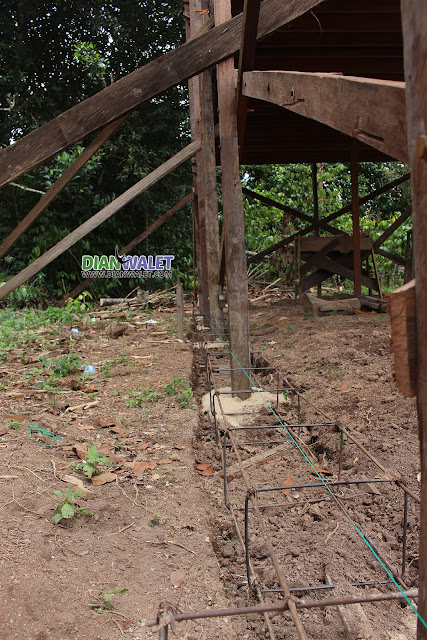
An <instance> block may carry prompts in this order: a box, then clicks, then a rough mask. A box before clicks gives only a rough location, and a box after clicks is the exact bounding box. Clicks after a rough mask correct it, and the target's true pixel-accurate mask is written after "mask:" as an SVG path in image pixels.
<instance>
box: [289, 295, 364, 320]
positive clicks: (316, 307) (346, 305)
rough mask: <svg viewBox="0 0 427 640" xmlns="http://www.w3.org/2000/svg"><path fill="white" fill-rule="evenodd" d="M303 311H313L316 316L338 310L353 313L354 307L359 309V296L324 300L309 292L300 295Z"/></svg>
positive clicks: (343, 312) (347, 313)
mask: <svg viewBox="0 0 427 640" xmlns="http://www.w3.org/2000/svg"><path fill="white" fill-rule="evenodd" d="M301 303H302V306H303V308H304V311H307V312H309V313H314V314H315V315H316V316H317V315H321V314H322V313H332V312H337V311H338V312H339V313H342V314H345V315H353V313H354V310H355V309H360V300H359V298H346V299H345V300H324V299H323V298H315V297H314V296H312V295H310V294H309V293H304V295H303V296H301Z"/></svg>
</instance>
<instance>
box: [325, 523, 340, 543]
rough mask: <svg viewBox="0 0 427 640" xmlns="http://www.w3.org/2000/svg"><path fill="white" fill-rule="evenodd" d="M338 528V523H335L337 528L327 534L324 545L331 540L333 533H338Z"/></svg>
mask: <svg viewBox="0 0 427 640" xmlns="http://www.w3.org/2000/svg"><path fill="white" fill-rule="evenodd" d="M339 526H340V523H339V522H337V526H336V527H335V529H334V530H333V531H331V533H329V534H328V535H327V536H326V539H325V544H328V542H329V540H330V539H331V538H332V536H333V535H334V533H336V532H337V531H338V527H339Z"/></svg>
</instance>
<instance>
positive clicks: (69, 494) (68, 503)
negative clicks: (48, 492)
mask: <svg viewBox="0 0 427 640" xmlns="http://www.w3.org/2000/svg"><path fill="white" fill-rule="evenodd" d="M53 493H54V494H55V495H56V496H57V497H58V498H59V503H58V504H57V506H56V508H55V511H54V512H53V518H52V522H53V524H58V522H60V521H61V520H62V519H63V518H65V519H70V518H80V516H82V515H83V514H86V515H88V516H93V513H92V511H88V509H85V508H84V507H79V506H78V505H76V503H75V499H76V498H78V496H79V495H81V494H82V493H83V491H82V490H81V489H78V490H77V491H74V490H73V489H72V488H71V487H67V488H66V490H65V493H63V492H62V491H54V492H53Z"/></svg>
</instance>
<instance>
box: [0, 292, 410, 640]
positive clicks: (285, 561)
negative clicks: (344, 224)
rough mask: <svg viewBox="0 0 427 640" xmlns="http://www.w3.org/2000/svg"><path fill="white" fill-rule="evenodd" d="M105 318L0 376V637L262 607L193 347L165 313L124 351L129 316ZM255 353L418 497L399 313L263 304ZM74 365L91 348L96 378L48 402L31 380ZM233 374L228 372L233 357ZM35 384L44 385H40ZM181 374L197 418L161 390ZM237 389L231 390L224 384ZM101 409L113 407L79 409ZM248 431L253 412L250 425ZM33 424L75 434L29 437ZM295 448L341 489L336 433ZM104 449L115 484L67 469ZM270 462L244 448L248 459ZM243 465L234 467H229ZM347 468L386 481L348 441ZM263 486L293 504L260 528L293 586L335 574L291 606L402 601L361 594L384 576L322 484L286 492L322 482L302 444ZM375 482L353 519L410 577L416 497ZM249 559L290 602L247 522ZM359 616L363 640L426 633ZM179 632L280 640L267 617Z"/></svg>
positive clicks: (79, 631) (69, 632) (36, 350)
mask: <svg viewBox="0 0 427 640" xmlns="http://www.w3.org/2000/svg"><path fill="white" fill-rule="evenodd" d="M99 317H100V318H101V319H100V320H99V321H98V322H97V323H96V325H95V326H93V325H92V324H91V323H86V322H83V321H80V322H79V323H78V324H76V326H78V328H79V331H80V332H79V334H78V338H77V339H74V340H73V341H71V340H70V327H68V328H64V329H63V330H62V332H61V334H60V335H58V336H57V337H56V338H55V341H54V342H52V344H51V345H50V347H49V351H48V352H46V345H45V343H43V344H42V341H40V345H37V344H35V345H33V348H32V349H31V350H28V349H27V352H26V353H25V354H24V355H23V349H22V348H16V350H14V352H12V353H11V354H10V355H9V357H8V360H7V361H6V362H5V363H4V364H3V365H2V366H1V367H0V375H1V376H2V378H1V382H2V383H3V388H2V391H1V396H0V418H1V423H0V433H2V431H4V433H3V434H2V435H0V487H1V499H0V536H1V542H2V553H1V558H0V629H1V631H0V635H1V637H4V638H5V639H7V640H23V639H25V640H51V639H52V640H53V639H55V640H66V639H70V640H71V639H73V640H74V639H75V640H80V639H82V640H83V638H84V639H85V640H86V639H87V640H101V639H102V640H116V639H118V638H122V637H128V638H130V639H132V640H138V639H141V640H142V639H143V640H146V639H148V638H155V637H157V635H156V634H157V630H156V628H148V627H146V626H145V623H146V621H147V619H150V618H153V617H155V616H156V613H157V611H158V608H159V604H160V603H162V602H163V603H164V602H167V603H169V606H172V607H173V608H174V609H175V610H177V611H179V610H181V611H191V610H200V609H209V608H223V607H236V606H246V605H248V604H250V605H254V604H257V600H256V599H255V598H254V597H253V596H252V594H251V593H250V592H249V591H248V586H247V580H246V568H245V561H244V553H243V550H242V548H241V545H240V543H239V540H238V536H237V534H236V531H235V529H234V526H233V523H232V518H231V515H230V513H229V511H228V510H227V508H226V507H225V505H224V497H223V492H222V477H221V470H222V469H221V468H222V463H221V452H220V448H219V447H218V445H217V444H216V442H215V438H214V432H213V428H212V423H211V421H210V420H209V418H208V416H207V414H206V413H205V412H204V411H203V409H202V407H201V402H200V400H199V398H200V396H202V395H203V394H204V393H206V391H207V388H206V379H205V377H204V369H203V366H202V362H201V359H200V355H199V352H198V350H197V349H196V348H193V345H192V343H191V342H190V341H189V340H187V341H186V342H185V343H181V342H179V341H177V339H176V338H175V334H174V325H175V317H174V314H173V313H170V312H166V311H164V312H157V313H155V314H154V315H153V316H151V317H152V318H154V319H156V320H157V321H158V323H159V324H156V325H146V324H137V321H138V318H136V317H133V318H127V319H125V321H123V320H121V322H123V323H124V324H126V325H127V329H126V332H125V333H124V335H121V336H120V337H118V338H117V339H114V338H113V337H112V335H111V324H112V323H114V322H117V319H114V318H113V319H111V320H105V319H104V316H99ZM99 317H98V318H99ZM129 320H130V322H128V321H129ZM139 321H142V320H141V318H139ZM159 332H160V334H159ZM162 332H163V333H162ZM251 339H252V344H253V347H254V348H255V349H257V350H258V351H259V353H260V355H261V356H262V357H264V358H265V359H266V360H268V361H269V362H271V363H273V364H274V365H275V366H276V367H277V369H278V370H279V371H280V372H281V373H282V374H283V375H284V376H285V377H286V378H287V379H288V381H289V383H290V384H291V385H292V386H294V387H295V388H296V389H297V390H298V391H299V392H300V393H301V394H302V396H303V400H302V403H301V410H302V421H304V423H305V424H311V423H314V422H316V423H319V422H325V421H329V420H326V419H325V418H324V417H322V416H321V414H320V413H319V410H321V411H323V412H324V413H325V414H326V415H327V416H328V417H329V418H330V421H331V422H334V421H336V420H339V421H340V422H341V423H342V424H343V425H345V426H347V427H349V428H351V430H352V433H354V434H355V435H357V437H358V438H359V440H360V441H361V442H362V443H363V445H364V446H366V447H367V449H368V450H369V452H370V453H371V454H373V455H374V456H375V457H377V458H378V459H379V460H380V461H381V463H382V464H383V465H384V466H385V467H387V469H389V470H390V472H392V473H394V474H402V476H403V477H404V480H405V482H406V483H407V485H408V486H409V487H410V488H411V489H412V490H413V491H415V492H416V493H417V492H418V489H419V482H418V480H417V474H418V473H419V459H418V442H417V433H416V411H415V403H414V402H413V401H412V400H409V399H407V398H404V397H402V396H401V395H399V394H398V392H397V391H396V390H395V388H394V386H393V383H392V380H391V374H390V365H391V353H390V346H389V322H388V317H387V316H378V315H375V314H374V315H355V316H342V317H341V316H338V315H336V316H329V317H322V318H313V317H308V316H307V314H305V315H304V313H303V311H302V308H301V307H300V306H299V305H298V304H297V303H295V302H293V301H291V300H287V299H283V298H280V299H278V300H277V302H275V303H273V304H272V303H271V302H269V303H263V302H260V303H257V304H256V305H255V306H254V307H253V308H252V310H251ZM67 353H77V354H78V355H79V356H80V357H81V358H82V363H83V364H87V363H92V364H94V365H95V367H96V368H97V374H96V376H95V377H94V378H93V379H86V380H83V379H79V378H80V377H81V376H79V375H76V374H74V375H72V376H67V377H64V378H61V379H60V382H59V383H58V384H61V388H60V390H59V391H57V392H56V393H50V392H47V393H42V392H41V391H40V390H38V389H37V387H36V386H35V385H36V383H37V374H35V375H31V374H29V371H30V370H31V369H32V368H34V367H37V366H38V362H39V357H40V355H43V354H44V355H45V356H46V357H47V358H57V357H60V356H61V355H66V354H67ZM46 354H47V355H46ZM224 362H225V363H226V364H225V366H227V363H228V358H226V357H225V358H224ZM23 375H24V376H25V375H30V377H29V379H28V380H25V379H23V377H22V376H23ZM39 377H40V376H39ZM174 377H175V378H180V379H183V380H184V381H186V383H188V384H191V385H192V386H193V390H194V393H195V397H194V399H191V400H190V406H189V407H188V408H183V407H182V404H185V402H184V403H181V402H180V401H179V394H174V395H170V396H168V395H167V394H166V391H165V385H166V384H168V383H171V381H172V379H173V378H174ZM259 380H260V383H261V384H263V385H264V387H274V386H275V384H276V382H275V378H274V376H273V377H272V376H271V375H270V374H268V375H266V376H260V377H259ZM226 384H229V380H227V379H226V377H225V376H224V377H223V378H222V379H221V385H222V386H225V385H226ZM141 388H143V389H148V390H149V391H151V392H158V393H161V394H162V397H158V398H155V397H153V395H151V397H150V398H149V399H147V400H146V401H145V407H142V406H133V407H132V406H128V405H129V404H132V399H135V397H136V396H133V395H132V394H131V393H130V392H131V391H132V390H133V391H135V390H140V389H141ZM117 392H120V393H117ZM144 393H145V396H146V395H147V392H144ZM91 402H98V404H95V405H93V406H89V407H88V408H80V409H79V408H77V409H75V407H76V406H78V405H82V404H85V403H87V404H89V403H91ZM310 403H311V404H310ZM312 405H314V407H316V409H315V408H314V407H313V406H312ZM73 407H74V410H70V408H71V409H72V408H73ZM193 407H194V408H193ZM279 413H280V416H281V418H282V419H283V420H284V421H286V422H288V423H291V422H293V421H295V419H296V418H297V404H296V399H295V396H292V395H291V396H289V398H286V402H285V405H284V406H283V407H282V408H281V409H280V412H279ZM11 416H14V417H11ZM253 417H254V416H253V415H252V416H250V417H248V421H249V424H250V423H251V422H250V421H252V420H253ZM255 418H256V419H257V420H261V421H262V423H263V424H270V423H269V422H266V421H268V420H270V419H271V416H270V415H269V412H268V411H265V410H264V409H263V408H261V410H260V411H259V412H258V413H257V414H255ZM100 422H101V423H102V424H108V425H109V426H104V427H103V426H101V424H100ZM272 422H273V421H272ZM259 423H260V422H259V421H258V422H257V424H259ZM18 424H19V425H20V426H19V428H14V427H17V426H18ZM30 425H36V426H37V427H39V428H43V429H44V430H49V431H50V432H52V433H54V434H56V435H62V436H64V437H63V438H62V439H58V438H51V437H49V436H48V435H46V434H44V435H43V434H42V433H40V432H34V431H32V432H30V429H29V427H30ZM274 434H276V435H274ZM269 436H270V437H277V432H276V430H274V429H272V430H271V431H270V430H267V431H266V432H264V433H263V434H258V435H256V436H254V438H255V439H256V440H258V439H260V440H261V439H268V437H269ZM245 437H247V434H246V435H245ZM299 437H300V438H301V441H302V443H303V444H301V447H302V448H303V451H304V452H305V453H306V455H307V457H309V459H310V460H312V461H313V464H314V463H315V464H316V465H318V466H319V467H320V468H322V469H324V470H326V471H329V475H325V479H330V478H336V477H337V473H338V452H339V441H340V435H339V431H338V430H337V429H336V427H319V428H315V427H314V428H307V427H304V428H302V429H301V430H300V432H299ZM242 438H243V436H242ZM93 444H95V445H96V446H97V448H98V449H99V448H100V447H102V450H103V451H105V453H106V455H107V457H108V458H109V460H110V461H111V465H109V466H108V467H107V466H106V467H105V468H104V467H103V468H101V469H100V471H102V472H111V473H114V474H115V475H116V478H114V479H113V481H111V482H107V483H106V484H103V485H101V486H96V485H94V484H93V483H92V481H91V480H90V479H87V478H85V477H83V476H82V474H81V472H79V471H77V470H76V469H75V468H73V466H72V463H79V462H81V460H80V459H79V458H78V457H77V455H76V447H75V446H76V445H79V446H80V447H82V446H83V447H85V446H86V447H88V446H90V445H93ZM263 446H264V449H265V445H263ZM272 446H273V447H274V446H276V445H272ZM259 449H260V448H259V447H256V446H248V447H243V449H242V451H243V455H242V457H244V458H249V456H251V455H253V454H255V453H257V452H259ZM264 449H263V450H264ZM78 450H79V449H78V447H77V451H78ZM234 462H235V461H233V460H232V458H231V456H230V462H229V463H230V465H233V464H234ZM138 463H140V464H138ZM142 463H144V464H142ZM150 463H151V464H150ZM200 463H205V464H206V465H209V464H211V465H212V468H213V475H206V476H202V475H200V473H199V472H198V470H197V469H196V464H200ZM342 463H343V465H342V466H343V469H342V474H343V475H342V477H344V478H349V479H350V478H355V477H357V478H361V477H365V478H384V477H385V474H384V473H382V472H381V471H380V470H379V469H378V468H377V467H375V465H374V464H373V463H372V462H371V461H370V460H369V458H367V457H366V456H364V455H363V453H362V452H361V451H360V449H358V448H357V447H356V446H355V445H354V444H352V443H351V442H350V441H348V440H347V441H345V442H344V451H343V460H342ZM208 473H210V471H208ZM69 475H72V476H75V477H76V478H80V479H82V481H83V484H84V486H85V488H87V489H89V490H90V494H89V495H88V496H87V497H83V496H79V497H78V498H77V499H76V502H77V503H78V505H80V506H82V507H85V508H86V509H88V510H90V511H92V512H93V515H92V516H89V515H82V516H81V517H80V518H70V519H69V520H65V519H63V520H61V522H60V523H59V524H58V525H54V524H53V523H52V515H53V510H54V509H55V507H56V505H57V504H58V498H57V497H56V496H55V495H54V494H53V491H54V490H61V491H64V490H65V488H66V487H67V486H72V485H70V483H69V482H67V481H65V482H64V478H65V476H69ZM251 477H252V481H253V484H254V486H256V487H260V486H279V487H282V486H283V485H284V486H285V491H284V492H282V490H281V489H280V488H279V489H278V490H276V491H273V492H271V494H270V495H269V497H268V501H270V502H273V503H274V502H275V501H276V502H277V503H284V505H285V506H284V507H277V508H276V507H273V508H269V509H265V510H264V514H265V518H264V521H265V524H266V527H267V529H268V533H269V535H270V537H271V538H272V540H273V544H274V546H275V548H276V552H277V554H278V557H279V560H280V563H281V566H282V567H283V570H284V573H285V575H286V576H287V578H288V581H289V583H290V585H291V587H301V586H305V585H319V584H323V583H324V579H325V572H327V573H328V574H330V575H331V578H332V580H333V581H334V584H336V585H337V587H336V588H335V589H334V590H331V591H327V592H326V593H324V592H320V594H316V593H314V592H310V593H296V596H297V597H303V598H304V599H315V598H324V597H332V596H335V595H341V594H342V593H345V594H346V595H348V594H349V589H350V595H351V594H353V595H358V594H360V593H361V592H362V593H364V594H370V593H375V592H378V591H383V590H392V591H395V590H396V587H394V586H393V585H391V586H390V585H376V586H373V587H349V583H350V582H362V581H366V582H369V581H384V580H387V579H388V577H387V574H386V573H385V572H384V570H383V569H382V568H381V565H380V564H379V563H378V561H377V560H376V559H375V557H374V556H373V555H372V552H371V551H370V550H369V549H368V548H367V547H366V545H365V544H364V543H363V541H362V540H361V539H360V536H359V535H358V534H357V532H356V531H355V529H354V526H353V524H352V523H351V522H350V520H349V519H348V518H346V517H345V516H344V515H343V513H342V511H341V510H340V508H339V507H338V506H337V504H336V503H335V501H334V499H333V498H332V497H331V496H329V495H325V490H324V489H322V488H319V489H317V488H315V489H313V488H312V489H308V490H305V489H302V490H299V491H295V490H293V491H292V492H289V491H286V483H287V484H289V483H290V482H291V483H293V484H297V483H308V482H314V481H316V478H315V476H313V474H312V473H310V467H309V465H308V464H307V462H306V460H305V459H304V458H303V456H302V455H301V453H300V452H299V451H298V449H297V448H296V447H295V446H294V445H293V444H292V443H290V444H288V445H286V448H285V451H284V452H283V453H281V454H280V455H279V456H278V457H276V458H274V459H272V460H270V461H268V462H267V463H266V464H263V465H262V466H260V467H258V468H257V469H255V472H254V475H253V476H251ZM375 486H378V489H377V491H378V492H372V491H371V490H366V488H365V487H364V486H363V485H361V484H359V485H349V486H348V487H343V488H342V489H341V488H340V489H339V490H338V489H337V491H336V492H335V493H336V495H337V497H339V498H340V500H341V502H343V503H345V505H346V508H347V510H348V515H349V516H350V518H351V519H352V520H353V521H354V522H356V523H357V524H358V526H360V528H361V529H362V530H363V532H364V533H366V535H368V536H369V540H371V541H372V542H373V543H374V544H375V547H376V548H377V549H378V551H379V552H380V553H381V555H384V557H385V558H386V559H387V562H388V563H389V564H390V565H391V567H392V568H393V569H394V570H395V571H396V572H399V571H400V564H401V557H402V527H403V493H402V491H401V490H399V489H398V488H397V487H396V485H395V484H394V483H382V484H378V485H375ZM229 490H230V502H231V503H232V504H233V505H236V508H237V511H236V513H237V520H238V522H239V526H240V529H241V530H242V531H243V528H242V526H243V512H242V510H241V509H242V506H243V504H244V496H245V487H244V485H243V483H242V481H241V480H239V479H235V480H233V481H232V482H230V483H229ZM262 501H263V502H264V496H263V498H262ZM266 502H267V500H266ZM408 507H409V527H408V541H407V546H408V551H407V569H406V575H405V582H406V584H407V585H408V587H410V588H412V587H413V585H416V581H417V563H418V551H417V546H418V508H417V505H416V504H415V503H414V501H413V500H412V499H410V500H409V503H408ZM250 550H251V559H252V562H253V564H254V568H255V571H256V575H257V579H258V581H259V584H260V586H261V587H262V588H277V586H278V585H277V580H276V578H275V574H274V572H273V570H272V566H271V561H270V559H269V558H268V554H267V553H266V550H265V545H264V543H263V538H262V535H261V532H260V529H259V525H258V524H257V522H256V519H255V517H254V515H253V514H252V513H251V515H250ZM121 588H126V589H128V590H127V591H126V592H124V593H117V594H115V595H113V596H112V600H111V602H112V605H113V608H112V609H111V610H108V609H105V610H103V611H102V612H101V613H97V612H96V611H95V610H94V608H91V606H90V603H91V602H92V601H94V600H96V598H98V599H100V600H101V602H102V600H103V597H104V594H105V593H106V592H109V591H112V590H115V589H121ZM281 597H282V596H281V594H280V592H279V593H274V594H265V599H266V600H267V601H268V602H277V601H280V599H281ZM363 611H364V612H365V614H366V618H367V621H366V625H365V622H363V623H362V622H361V623H360V629H361V630H362V628H363V630H364V631H366V634H367V632H368V631H369V630H371V631H372V634H371V637H372V638H373V639H375V640H406V639H409V638H414V637H415V624H416V619H415V615H414V614H413V612H412V611H411V609H410V607H409V606H405V607H402V605H401V604H400V603H399V602H391V603H390V602H389V603H377V604H369V605H364V606H363ZM301 618H302V621H303V624H304V627H305V628H306V630H307V633H308V635H309V637H310V638H313V639H314V638H316V639H324V640H341V639H343V638H345V637H346V636H345V631H344V627H343V624H342V621H341V620H340V618H339V617H338V613H337V611H336V610H335V609H328V610H327V611H324V610H314V609H313V610H310V611H307V612H303V613H302V614H301ZM272 624H273V628H274V632H275V634H276V637H277V639H278V640H279V639H281V638H286V639H288V640H293V638H296V637H297V636H296V633H295V630H294V627H293V625H292V623H291V622H290V620H289V615H288V614H287V613H285V614H280V615H277V616H275V617H273V619H272ZM366 634H365V635H359V637H368V636H367V635H366ZM177 635H178V637H181V638H186V639H187V640H191V638H198V639H205V640H213V639H214V638H224V637H229V638H230V640H231V638H237V637H239V638H240V637H244V638H248V639H250V638H263V637H266V638H267V637H268V635H267V633H266V631H265V624H264V621H263V620H262V619H261V618H259V617H255V616H252V617H247V618H243V617H239V618H216V619H204V620H200V621H198V622H187V623H179V625H178V627H177Z"/></svg>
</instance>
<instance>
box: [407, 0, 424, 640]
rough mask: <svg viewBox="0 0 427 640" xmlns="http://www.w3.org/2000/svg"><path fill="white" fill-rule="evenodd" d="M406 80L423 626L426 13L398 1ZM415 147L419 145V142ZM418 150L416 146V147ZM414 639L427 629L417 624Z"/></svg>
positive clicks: (418, 2) (419, 2)
mask: <svg viewBox="0 0 427 640" xmlns="http://www.w3.org/2000/svg"><path fill="white" fill-rule="evenodd" d="M401 11H402V27H403V28H402V30H403V39H404V60H405V77H406V118H407V128H408V151H409V163H410V166H411V171H412V200H413V210H414V253H415V281H416V321H417V408H418V428H419V440H420V453H421V531H420V562H419V572H420V578H419V579H420V583H419V584H420V597H419V605H418V606H419V612H420V615H421V616H422V618H423V620H424V621H425V623H427V282H426V280H427V162H426V160H425V157H424V154H422V153H421V154H419V152H418V153H417V147H418V150H419V149H420V147H421V149H422V147H423V144H422V140H423V136H425V135H426V134H427V76H426V69H427V36H426V34H427V11H426V6H425V2H424V0H402V2H401ZM420 142H421V145H419V143H420ZM418 145H419V146H418ZM417 638H418V640H426V639H427V627H426V626H425V624H422V623H421V621H420V620H418V629H417Z"/></svg>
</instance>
